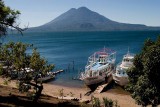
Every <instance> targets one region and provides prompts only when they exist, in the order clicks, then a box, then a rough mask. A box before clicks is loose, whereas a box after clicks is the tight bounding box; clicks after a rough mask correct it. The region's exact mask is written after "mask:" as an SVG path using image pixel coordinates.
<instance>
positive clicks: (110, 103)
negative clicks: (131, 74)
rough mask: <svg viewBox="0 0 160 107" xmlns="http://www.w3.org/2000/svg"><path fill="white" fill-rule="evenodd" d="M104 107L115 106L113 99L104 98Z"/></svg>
mask: <svg viewBox="0 0 160 107" xmlns="http://www.w3.org/2000/svg"><path fill="white" fill-rule="evenodd" d="M103 104H104V107H113V101H112V100H111V99H108V98H106V97H104V98H103Z"/></svg>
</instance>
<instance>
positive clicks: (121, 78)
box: [112, 51, 134, 86]
mask: <svg viewBox="0 0 160 107" xmlns="http://www.w3.org/2000/svg"><path fill="white" fill-rule="evenodd" d="M133 59H134V54H131V53H129V51H128V53H127V54H126V55H124V56H123V59H122V62H120V63H119V64H117V66H116V72H115V73H113V74H112V76H113V80H114V81H115V83H117V84H118V85H120V86H125V85H126V84H127V83H128V75H127V73H126V71H127V69H129V68H131V67H132V66H133Z"/></svg>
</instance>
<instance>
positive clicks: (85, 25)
mask: <svg viewBox="0 0 160 107" xmlns="http://www.w3.org/2000/svg"><path fill="white" fill-rule="evenodd" d="M142 30H160V27H149V26H146V25H142V24H127V23H119V22H116V21H112V20H110V19H108V18H106V17H105V16H103V15H100V14H98V13H96V12H94V11H91V10H89V9H88V8H86V7H80V8H78V9H75V8H72V9H70V10H68V11H67V12H65V13H63V14H61V15H60V16H58V17H57V18H55V19H53V20H52V21H50V22H48V23H46V24H44V25H42V26H38V27H34V28H29V29H28V31H142Z"/></svg>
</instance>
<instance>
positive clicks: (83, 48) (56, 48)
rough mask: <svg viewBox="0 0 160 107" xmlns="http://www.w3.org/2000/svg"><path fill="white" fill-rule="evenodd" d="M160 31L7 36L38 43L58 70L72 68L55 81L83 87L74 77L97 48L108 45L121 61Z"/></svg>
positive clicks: (11, 39)
mask: <svg viewBox="0 0 160 107" xmlns="http://www.w3.org/2000/svg"><path fill="white" fill-rule="evenodd" d="M159 34H160V31H159V32H158V31H152V32H151V31H147V32H146V31H141V32H129V31H127V32H47V33H25V34H24V35H23V36H21V35H19V34H13V35H10V36H8V37H6V38H4V42H8V41H16V42H17V41H22V42H25V43H30V44H34V46H35V47H37V48H38V51H39V52H40V53H41V55H42V56H44V57H45V58H46V59H47V60H48V62H49V63H53V64H55V66H56V68H55V70H58V69H68V71H67V72H64V73H61V74H58V75H57V77H56V79H55V81H53V82H51V83H54V84H59V85H66V86H74V87H81V86H83V83H82V82H80V81H77V80H72V78H73V77H75V76H77V75H78V73H79V72H80V71H83V70H84V67H85V65H86V63H87V59H88V57H89V56H90V55H91V54H93V53H94V52H95V51H98V50H101V49H102V48H103V47H104V46H105V47H106V48H111V49H113V50H115V51H116V52H117V60H116V63H118V62H120V61H121V60H122V57H123V55H124V54H126V53H127V51H128V47H129V48H130V52H131V53H138V52H140V49H141V48H142V45H143V43H144V40H145V39H147V38H151V39H153V40H155V39H156V38H157V36H158V35H159ZM73 61H74V68H73Z"/></svg>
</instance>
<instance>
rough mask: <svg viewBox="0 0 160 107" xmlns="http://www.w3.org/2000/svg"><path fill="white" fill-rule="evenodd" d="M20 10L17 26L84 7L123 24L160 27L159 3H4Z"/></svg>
mask: <svg viewBox="0 0 160 107" xmlns="http://www.w3.org/2000/svg"><path fill="white" fill-rule="evenodd" d="M4 2H5V4H6V5H7V6H10V7H11V8H12V9H16V10H20V11H21V15H20V18H19V22H20V23H21V26H23V25H27V24H28V23H29V27H35V26H40V25H43V24H44V23H47V22H49V21H51V20H53V19H54V18H56V17H57V16H59V15H60V14H62V13H64V12H66V11H67V10H69V9H70V8H79V7H81V6H85V7H87V8H89V9H90V10H93V11H95V12H98V13H100V14H101V15H104V16H105V17H107V18H109V19H111V20H114V21H118V22H123V23H132V24H145V25H148V26H160V0H4Z"/></svg>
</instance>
